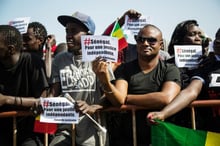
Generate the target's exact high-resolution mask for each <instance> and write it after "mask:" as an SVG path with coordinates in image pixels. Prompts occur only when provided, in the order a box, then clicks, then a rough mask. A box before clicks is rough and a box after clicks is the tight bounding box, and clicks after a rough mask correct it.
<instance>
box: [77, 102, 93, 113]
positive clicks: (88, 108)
mask: <svg viewBox="0 0 220 146" xmlns="http://www.w3.org/2000/svg"><path fill="white" fill-rule="evenodd" d="M96 110H97V108H96V106H93V105H88V104H87V103H86V102H85V101H83V100H78V101H76V111H79V112H81V113H82V114H86V113H88V114H90V115H91V114H94V113H95V112H96Z"/></svg>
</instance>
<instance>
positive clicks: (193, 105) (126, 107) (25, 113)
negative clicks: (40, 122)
mask: <svg viewBox="0 0 220 146" xmlns="http://www.w3.org/2000/svg"><path fill="white" fill-rule="evenodd" d="M219 105H220V100H196V101H193V102H192V103H191V104H190V105H189V106H188V107H189V108H191V120H192V129H196V122H195V120H196V119H195V114H196V113H195V108H196V107H214V106H219ZM141 109H145V107H142V106H135V105H122V106H121V107H109V108H106V109H103V110H100V111H98V112H97V113H98V114H99V113H100V112H110V111H114V112H120V111H132V117H131V118H132V130H133V145H134V146H137V143H136V119H135V111H136V110H141ZM30 115H32V112H30V111H7V112H0V118H6V117H11V118H13V146H16V136H17V135H16V133H17V128H16V117H19V116H30ZM73 128H74V126H73ZM73 130H74V129H73ZM44 135H45V136H44V146H48V134H47V133H44Z"/></svg>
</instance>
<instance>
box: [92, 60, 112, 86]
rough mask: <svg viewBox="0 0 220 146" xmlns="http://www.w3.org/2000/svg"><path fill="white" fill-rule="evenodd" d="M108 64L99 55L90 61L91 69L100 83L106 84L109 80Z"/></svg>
mask: <svg viewBox="0 0 220 146" xmlns="http://www.w3.org/2000/svg"><path fill="white" fill-rule="evenodd" d="M108 65H109V63H108V62H106V60H104V59H102V58H100V57H97V58H96V59H95V60H94V61H93V62H92V69H93V71H94V72H95V74H96V75H97V77H98V78H99V80H100V82H101V83H102V84H107V83H108V82H109V81H110V74H109V70H108Z"/></svg>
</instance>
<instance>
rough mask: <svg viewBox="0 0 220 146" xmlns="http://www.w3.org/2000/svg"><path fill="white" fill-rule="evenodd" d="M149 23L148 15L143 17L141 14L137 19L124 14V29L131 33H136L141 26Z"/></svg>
mask: <svg viewBox="0 0 220 146" xmlns="http://www.w3.org/2000/svg"><path fill="white" fill-rule="evenodd" d="M150 23H151V18H150V16H148V17H145V16H143V15H142V16H141V17H140V18H139V19H131V18H129V17H128V16H127V15H126V16H125V24H124V26H123V27H124V30H130V31H131V32H132V33H133V35H137V34H138V32H139V30H140V29H141V28H143V27H144V26H145V25H146V24H150Z"/></svg>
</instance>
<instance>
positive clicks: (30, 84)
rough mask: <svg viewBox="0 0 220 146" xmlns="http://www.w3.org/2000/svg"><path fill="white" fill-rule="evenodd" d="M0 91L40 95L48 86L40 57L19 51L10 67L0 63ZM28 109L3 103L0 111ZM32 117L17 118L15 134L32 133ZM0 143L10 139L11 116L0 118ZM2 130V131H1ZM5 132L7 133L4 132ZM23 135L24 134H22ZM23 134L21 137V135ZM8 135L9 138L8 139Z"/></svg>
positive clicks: (14, 94)
mask: <svg viewBox="0 0 220 146" xmlns="http://www.w3.org/2000/svg"><path fill="white" fill-rule="evenodd" d="M0 75H1V77H0V93H2V94H4V95H11V96H17V97H19V96H22V97H36V98H38V97H40V96H41V93H42V91H43V90H45V89H46V88H48V83H47V79H46V75H45V66H44V62H43V60H42V59H40V58H39V57H38V56H35V55H34V54H32V55H31V54H29V53H21V56H20V59H19V61H18V62H17V64H16V65H15V66H13V67H12V68H5V67H4V66H3V65H2V64H0ZM9 110H29V109H28V108H22V107H15V106H13V105H11V106H9V105H4V106H1V107H0V111H1V112H2V111H9ZM33 122H34V117H32V116H31V117H18V118H17V128H18V133H17V135H18V136H19V137H20V138H22V139H23V138H25V137H28V136H31V135H32V131H33ZM0 131H1V132H0V143H2V142H3V140H6V139H8V140H9V141H10V142H11V141H12V138H11V137H10V136H12V118H4V119H0ZM3 131H4V132H3ZM5 132H7V133H5ZM24 135H25V136H24ZM22 136H23V137H22ZM9 137H10V138H11V139H9ZM19 137H18V141H19V140H20V139H19Z"/></svg>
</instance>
